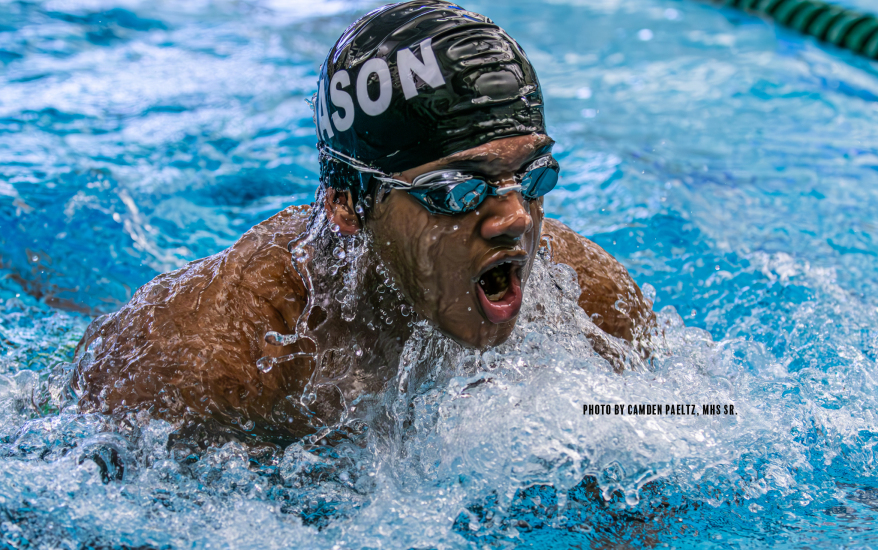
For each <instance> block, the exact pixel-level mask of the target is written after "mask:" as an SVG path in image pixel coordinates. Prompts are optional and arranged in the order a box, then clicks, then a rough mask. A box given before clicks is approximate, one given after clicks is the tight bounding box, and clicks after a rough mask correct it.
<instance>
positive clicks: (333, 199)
mask: <svg viewBox="0 0 878 550" xmlns="http://www.w3.org/2000/svg"><path fill="white" fill-rule="evenodd" d="M353 202H354V201H353V199H352V198H351V192H350V191H338V190H336V189H333V188H332V187H327V189H326V196H325V199H324V201H323V206H324V207H325V208H326V217H327V218H329V223H334V224H335V225H337V226H338V228H339V233H341V234H342V235H356V234H357V232H358V231H359V230H360V220H359V219H358V218H357V214H356V213H355V212H354V204H353Z"/></svg>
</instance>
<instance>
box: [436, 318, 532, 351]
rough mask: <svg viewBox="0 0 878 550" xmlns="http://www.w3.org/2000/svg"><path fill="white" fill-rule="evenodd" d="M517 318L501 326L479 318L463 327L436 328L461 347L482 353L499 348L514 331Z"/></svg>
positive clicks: (461, 325) (451, 324) (460, 324)
mask: <svg viewBox="0 0 878 550" xmlns="http://www.w3.org/2000/svg"><path fill="white" fill-rule="evenodd" d="M517 320H518V317H517V316H516V317H515V318H513V319H511V320H509V321H506V322H504V323H502V324H493V323H491V322H490V321H487V320H485V321H484V324H482V319H481V318H479V320H478V321H475V323H472V324H469V325H464V324H463V323H459V322H458V323H439V324H438V325H437V328H438V329H439V331H440V332H441V333H442V334H444V335H445V336H447V337H448V338H451V339H452V340H454V341H455V342H457V343H458V344H460V345H461V346H463V347H465V348H470V349H477V350H479V351H484V350H486V349H488V348H492V347H495V346H499V345H500V344H502V343H504V342H505V341H506V340H508V339H509V337H510V336H511V335H512V331H513V330H514V329H515V322H516V321H517ZM462 327H468V328H470V330H461V328H462Z"/></svg>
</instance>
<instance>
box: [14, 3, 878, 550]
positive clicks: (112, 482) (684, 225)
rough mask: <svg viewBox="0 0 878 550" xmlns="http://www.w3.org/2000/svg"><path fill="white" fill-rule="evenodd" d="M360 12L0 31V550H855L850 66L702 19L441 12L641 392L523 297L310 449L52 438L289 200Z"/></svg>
mask: <svg viewBox="0 0 878 550" xmlns="http://www.w3.org/2000/svg"><path fill="white" fill-rule="evenodd" d="M846 4H847V5H849V6H851V7H857V8H859V9H868V8H870V6H868V5H867V4H871V0H869V1H867V0H856V1H854V0H849V1H848V2H846ZM378 5H380V3H376V2H363V1H345V0H331V1H324V2H304V1H300V0H291V1H289V2H280V1H271V0H266V1H262V2H259V1H254V2H238V1H219V2H212V3H207V2H198V1H192V2H187V3H178V2H161V1H159V2H156V1H152V2H142V1H136V0H131V1H125V0H120V1H116V2H106V1H103V0H81V1H69V2H66V1H61V0H49V1H45V2H6V1H4V2H0V64H2V69H0V84H2V85H0V174H2V176H0V350H2V355H0V374H2V376H0V540H2V545H3V547H9V548H24V547H34V548H81V547H107V548H109V547H154V548H184V547H185V548H260V549H261V548H280V547H284V548H289V547H302V548H400V549H407V548H513V547H518V548H547V547H552V548H564V547H571V548H584V547H595V548H597V547H610V546H641V545H649V546H671V547H695V546H698V547H711V548H726V547H730V548H738V547H768V546H771V547H776V546H781V547H796V548H801V547H805V548H813V547H826V546H834V547H838V546H845V547H874V546H878V531H876V529H875V528H874V527H873V525H874V524H875V521H874V520H875V517H876V515H878V473H876V456H875V445H876V443H878V417H876V405H878V394H876V384H878V378H876V361H878V284H876V283H878V262H876V256H878V221H876V220H875V219H874V214H875V213H876V212H878V185H876V179H878V140H876V139H875V136H876V133H875V128H876V127H878V126H876V124H878V65H876V63H875V62H872V61H869V60H865V59H862V58H858V57H855V56H853V55H852V54H850V53H849V52H845V51H842V50H838V49H834V48H827V47H823V46H821V45H819V44H817V43H815V42H814V41H813V40H811V39H806V38H802V37H800V36H798V35H796V34H794V33H792V32H790V31H786V30H782V29H776V28H773V27H772V26H771V25H769V24H767V23H765V22H763V21H761V20H759V19H756V18H752V17H750V16H747V15H744V14H741V13H739V12H735V11H731V10H722V9H718V8H716V7H713V6H711V5H710V4H708V3H699V2H695V1H689V0H687V1H683V0H548V1H542V2H534V1H528V2H525V1H523V0H507V1H504V2H502V3H498V2H487V1H483V0H477V1H472V2H468V3H466V7H467V8H469V9H472V10H474V11H479V12H481V13H485V14H486V15H488V16H489V17H491V18H493V19H494V20H495V21H496V22H497V23H498V24H500V25H501V26H503V27H504V28H506V29H507V30H508V31H509V32H510V34H511V35H513V36H514V37H515V38H516V39H517V40H518V41H519V42H520V43H521V44H522V46H523V47H524V49H525V50H526V51H527V52H528V55H529V57H530V59H531V61H532V62H533V63H534V65H535V66H536V68H537V71H538V73H539V76H540V80H541V82H542V85H543V88H544V93H545V99H546V113H547V119H548V125H549V131H550V133H551V135H552V136H553V137H554V139H555V140H556V141H557V147H556V156H557V158H558V159H559V161H560V162H561V165H562V181H561V183H560V185H559V188H558V189H557V190H556V191H555V192H553V193H552V194H550V195H549V196H548V197H547V199H546V211H547V212H548V213H549V215H551V216H553V217H557V218H559V219H561V220H562V221H564V222H565V223H567V224H568V225H570V226H571V227H573V228H574V229H575V230H576V231H578V232H580V233H582V234H583V235H586V236H588V237H589V238H591V239H593V240H594V241H596V242H597V243H598V244H600V245H601V246H603V247H604V248H606V249H607V250H608V251H609V252H610V253H612V254H613V255H614V256H616V257H617V258H618V259H619V260H620V261H621V262H622V263H623V264H624V265H625V266H626V267H627V268H628V270H629V271H630V272H631V274H632V275H633V276H634V278H635V279H636V280H637V281H638V283H639V284H641V285H642V286H643V287H644V288H645V289H646V290H647V293H648V294H650V295H652V294H653V293H654V302H655V303H654V309H655V310H656V311H657V312H659V322H660V326H661V327H662V331H663V335H662V337H661V342H660V343H659V344H658V348H657V353H656V357H655V359H654V362H653V364H651V365H649V366H648V367H644V368H639V369H633V370H632V371H629V372H627V373H625V374H623V375H616V374H613V372H612V370H610V368H609V366H608V365H607V363H606V362H604V361H602V360H601V359H600V358H598V357H597V356H595V354H594V353H593V352H592V351H591V348H590V346H589V344H588V342H587V341H586V340H585V339H584V337H583V336H582V331H583V330H584V328H586V327H587V326H588V324H589V322H590V321H589V319H587V318H586V317H585V315H584V314H583V313H582V312H581V310H578V309H577V308H576V307H575V305H574V298H575V287H571V285H572V284H574V283H573V281H572V280H571V279H570V273H569V272H567V271H565V270H564V269H561V268H550V267H549V266H547V265H543V264H540V265H541V266H542V267H541V269H540V270H539V271H538V273H537V275H535V277H534V279H533V280H532V281H531V286H530V288H529V294H528V297H527V300H526V304H525V308H524V310H523V313H522V319H521V322H520V323H519V326H518V328H517V329H516V332H515V334H514V335H513V337H512V338H511V340H510V342H508V343H507V344H505V345H504V346H501V347H500V348H498V349H496V350H491V351H489V352H486V353H484V354H481V355H479V354H474V353H473V352H468V351H466V350H461V349H458V348H457V347H456V346H454V345H452V344H449V343H448V342H445V341H443V339H442V338H441V337H439V336H437V335H435V334H432V332H431V331H430V329H429V327H426V326H424V327H420V328H419V330H418V331H417V334H416V337H415V338H413V339H412V340H411V341H410V342H408V344H407V349H406V351H407V353H406V355H405V357H404V362H403V365H401V368H400V373H401V374H400V378H399V379H398V380H397V382H398V384H397V386H394V385H393V384H390V386H391V388H390V389H388V391H387V393H386V395H384V396H383V397H382V399H383V401H382V404H381V406H382V407H384V410H385V412H386V414H385V415H384V417H383V419H378V418H377V417H376V420H375V425H374V426H372V429H370V430H366V432H363V433H360V434H359V435H358V436H356V437H351V438H350V439H348V440H344V441H341V442H338V443H337V444H334V445H324V444H316V445H310V444H307V443H306V442H303V443H302V444H296V445H293V446H291V447H289V448H288V449H286V450H285V452H283V453H282V454H281V453H274V452H271V451H270V450H265V449H248V448H245V447H243V446H241V445H239V444H234V443H230V444H227V445H225V446H223V447H221V448H211V449H209V450H208V451H207V452H205V453H204V454H203V455H202V456H178V455H176V454H175V453H174V451H173V449H172V450H170V451H169V450H168V445H167V440H168V436H169V434H170V432H171V431H172V427H171V426H170V425H168V424H167V423H164V422H160V421H149V420H148V419H145V418H143V417H140V418H135V417H131V418H129V419H126V420H125V421H121V422H118V421H111V420H110V419H107V418H103V417H101V416H100V415H78V414H76V412H75V408H69V407H68V408H66V409H64V410H61V411H58V410H57V408H53V406H52V404H53V403H57V402H59V401H58V399H57V395H55V394H52V392H53V391H54V392H56V393H57V387H58V386H57V385H56V384H55V382H54V380H55V378H53V376H55V375H56V374H57V373H59V372H62V371H63V370H64V369H65V368H69V363H68V362H69V361H70V360H71V358H72V353H73V349H74V347H75V346H76V343H77V342H78V340H79V338H80V337H81V336H82V334H83V332H84V331H85V328H86V326H87V325H88V322H89V319H90V318H91V317H92V316H94V315H97V314H100V313H103V312H110V311H113V310H115V309H116V308H118V307H119V306H120V305H121V304H123V303H124V302H125V301H127V300H128V298H130V296H131V295H132V293H133V292H134V291H135V290H136V289H137V288H138V287H139V286H140V285H142V284H143V283H145V282H146V281H148V280H149V279H150V278H152V277H153V276H155V275H156V274H158V273H161V272H164V271H168V270H171V269H175V268H177V267H180V266H182V265H184V264H185V263H186V262H187V261H190V260H193V259H196V258H199V257H203V256H206V255H209V254H212V253H214V252H217V251H219V250H221V249H223V248H224V247H226V246H228V245H229V244H231V243H232V242H234V240H235V239H236V238H237V237H238V236H239V235H240V234H241V233H243V232H244V231H245V230H246V229H248V228H249V227H251V226H252V225H254V224H256V223H258V222H259V221H261V220H263V219H265V218H267V217H269V216H270V215H272V214H273V213H275V212H277V211H278V210H280V209H282V208H284V207H285V206H287V205H290V204H298V203H304V202H309V201H310V200H312V197H313V193H314V189H315V181H316V177H317V163H316V154H315V151H314V143H315V133H314V128H313V123H312V121H311V112H310V109H309V107H308V104H307V103H306V101H305V100H306V99H307V98H309V97H310V96H311V94H312V93H313V92H314V90H315V89H316V78H317V69H318V67H319V65H320V63H321V62H322V61H323V57H324V56H325V54H326V52H327V51H328V50H329V48H330V47H331V45H332V44H333V42H334V41H335V39H336V38H337V37H338V36H339V34H340V33H341V31H342V30H343V29H344V28H345V27H346V26H347V25H348V24H349V23H350V22H352V21H353V20H354V19H355V18H356V17H357V16H359V15H361V14H363V13H365V12H366V11H368V10H369V9H371V8H372V7H376V6H378ZM538 306H539V307H538ZM425 358H426V359H425ZM437 358H438V359H437ZM428 359H429V360H428ZM431 361H432V362H431ZM427 363H429V364H427ZM413 365H420V367H423V369H425V370H426V371H427V372H428V374H430V375H431V376H432V383H431V384H424V385H420V386H419V385H417V384H416V383H414V382H412V380H414V379H413V378H410V377H409V373H410V372H413V370H412V369H413ZM407 377H409V378H407ZM428 378H429V376H428ZM406 384H408V387H409V388H410V390H411V391H410V392H409V393H408V394H407V395H406V394H403V393H400V392H398V391H397V390H396V389H394V388H395V387H405V386H406ZM49 394H52V395H49ZM45 395H48V396H49V397H47V399H48V401H47V403H48V404H45V405H43V404H42V400H41V399H40V398H39V397H40V396H45ZM589 403H592V404H611V405H612V404H628V403H634V404H638V403H643V404H648V403H654V404H667V403H681V404H689V403H691V404H695V405H696V406H697V408H698V410H699V411H700V410H701V405H702V404H720V405H725V404H734V406H735V410H736V411H737V415H734V416H726V415H718V416H652V417H629V416H615V415H609V416H584V415H583V414H582V405H583V404H589ZM98 463H100V464H102V465H103V469H102V468H101V467H100V466H98Z"/></svg>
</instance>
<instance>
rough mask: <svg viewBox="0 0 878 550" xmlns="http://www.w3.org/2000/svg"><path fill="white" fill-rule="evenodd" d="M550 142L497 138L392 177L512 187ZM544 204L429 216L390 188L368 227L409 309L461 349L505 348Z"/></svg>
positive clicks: (520, 201) (513, 198)
mask: <svg viewBox="0 0 878 550" xmlns="http://www.w3.org/2000/svg"><path fill="white" fill-rule="evenodd" d="M552 143H553V142H552V140H551V139H550V138H549V137H547V136H545V135H539V134H534V135H528V136H517V137H510V138H505V139H498V140H495V141H491V142H488V143H486V144H484V145H481V146H479V147H475V148H472V149H468V150H466V151H461V152H458V153H455V154H453V155H450V156H448V157H445V158H442V159H439V160H437V161H434V162H430V163H427V164H424V165H421V166H418V167H417V168H412V169H411V170H407V171H405V172H402V173H400V174H395V175H394V177H395V178H397V179H400V180H403V181H407V182H411V181H412V180H413V179H414V178H415V177H417V176H418V175H420V174H423V173H426V172H430V171H434V170H442V169H455V170H462V171H467V172H472V173H475V174H479V175H481V176H483V177H485V178H486V179H488V180H489V181H491V182H492V183H493V184H494V185H497V186H498V187H504V186H508V185H515V183H516V182H515V180H514V176H515V175H516V174H518V173H520V172H521V170H523V169H524V168H526V167H527V166H528V165H529V164H530V163H531V162H532V161H533V160H534V159H536V158H538V157H540V156H542V155H545V154H546V153H548V152H549V150H550V148H551V145H552ZM542 204H543V201H542V198H540V199H537V200H532V201H528V200H525V199H524V198H523V197H522V196H521V193H519V192H510V193H507V194H505V195H502V196H495V197H488V198H487V199H486V200H485V201H484V202H483V203H482V204H481V205H480V206H479V207H478V208H477V209H476V210H474V211H471V212H466V213H463V214H456V215H442V214H431V213H430V212H429V211H428V210H427V209H426V208H425V207H424V206H423V205H421V203H419V202H418V201H417V200H416V199H415V198H413V197H412V196H411V195H409V194H408V193H407V192H406V191H403V190H392V191H390V193H389V195H387V197H386V198H384V200H380V201H377V203H376V204H375V206H374V208H373V211H372V212H371V214H370V215H369V217H368V221H367V226H368V228H369V230H370V231H371V233H372V235H373V236H374V242H375V246H376V249H377V251H378V253H379V254H380V256H381V258H382V260H383V261H384V262H385V264H386V265H387V266H388V267H389V268H390V269H391V270H392V271H393V272H394V275H395V276H396V280H397V281H398V283H399V284H400V286H401V287H402V291H403V292H404V293H405V295H406V297H407V298H408V300H409V301H410V302H411V303H412V304H413V306H414V308H415V310H416V311H417V312H418V313H419V314H420V315H421V316H422V317H424V318H426V319H428V320H430V321H431V322H432V323H433V324H434V325H435V326H437V327H438V328H439V330H441V331H442V332H443V333H444V334H446V335H447V336H449V337H451V338H453V339H455V340H456V341H458V342H460V343H461V344H463V345H466V346H469V347H476V348H485V347H488V346H495V345H498V344H501V343H503V342H504V341H505V340H506V339H507V338H508V337H509V335H510V333H511V332H512V329H513V328H514V327H515V322H516V320H517V318H518V311H519V309H520V308H521V301H522V296H523V293H524V288H525V284H526V282H527V279H528V276H529V274H530V270H531V267H532V265H533V262H534V256H535V254H536V252H537V247H538V246H539V242H540V232H541V229H542V222H543V208H542Z"/></svg>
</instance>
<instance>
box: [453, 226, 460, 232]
mask: <svg viewBox="0 0 878 550" xmlns="http://www.w3.org/2000/svg"><path fill="white" fill-rule="evenodd" d="M451 229H453V230H455V231H457V230H458V229H460V228H459V227H458V226H456V225H455V226H452V227H451Z"/></svg>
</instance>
